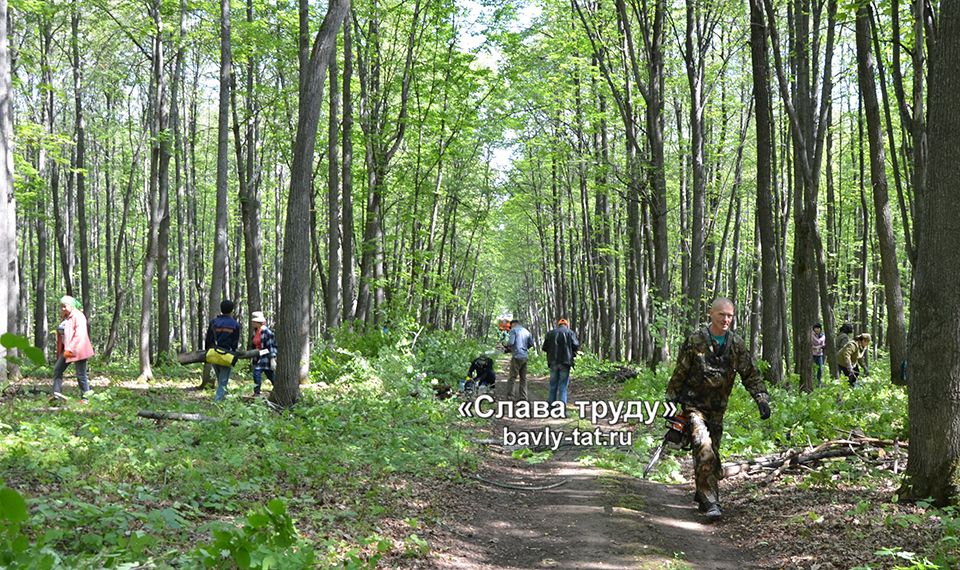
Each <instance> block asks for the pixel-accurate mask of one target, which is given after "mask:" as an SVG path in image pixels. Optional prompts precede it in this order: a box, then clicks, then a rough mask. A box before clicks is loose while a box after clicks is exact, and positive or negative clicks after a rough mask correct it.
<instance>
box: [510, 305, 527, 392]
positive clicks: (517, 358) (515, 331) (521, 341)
mask: <svg viewBox="0 0 960 570" xmlns="http://www.w3.org/2000/svg"><path fill="white" fill-rule="evenodd" d="M532 346H533V335H532V334H530V331H528V330H527V329H525V328H523V325H522V324H520V321H519V320H517V319H513V320H512V321H510V336H509V337H508V338H507V348H508V349H510V352H511V354H513V356H512V357H511V358H510V377H509V378H508V379H507V398H510V399H511V400H517V401H519V400H526V399H527V358H529V353H528V351H529V350H530V348H531V347H532ZM517 377H519V378H520V382H519V384H520V393H519V397H518V396H515V395H514V391H513V381H514V380H516V379H517Z"/></svg>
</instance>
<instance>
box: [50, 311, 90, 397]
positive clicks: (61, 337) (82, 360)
mask: <svg viewBox="0 0 960 570" xmlns="http://www.w3.org/2000/svg"><path fill="white" fill-rule="evenodd" d="M60 316H61V317H63V321H62V322H61V323H60V326H58V327H57V363H56V364H55V365H54V366H53V395H54V397H60V396H61V394H60V389H61V388H62V387H63V372H64V371H65V370H66V369H67V365H68V364H70V363H71V362H72V363H74V364H75V366H76V368H77V383H78V384H79V385H80V398H81V400H80V401H81V402H86V400H85V399H83V398H84V396H86V395H87V392H89V391H90V382H89V380H88V379H87V360H89V359H90V357H92V356H93V345H91V344H90V335H89V334H88V333H87V317H86V316H84V314H83V312H81V311H80V309H79V308H78V307H77V300H76V299H74V298H73V297H71V296H70V295H64V296H63V297H61V298H60Z"/></svg>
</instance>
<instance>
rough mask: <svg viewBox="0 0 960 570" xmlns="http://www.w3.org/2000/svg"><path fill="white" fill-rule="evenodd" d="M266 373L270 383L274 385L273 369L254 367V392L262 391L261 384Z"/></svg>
mask: <svg viewBox="0 0 960 570" xmlns="http://www.w3.org/2000/svg"><path fill="white" fill-rule="evenodd" d="M264 375H266V376H267V380H269V381H270V385H271V386H273V375H274V371H273V370H270V369H269V368H267V369H266V370H263V369H261V368H254V369H253V393H254V394H259V393H260V386H261V385H262V384H263V376H264Z"/></svg>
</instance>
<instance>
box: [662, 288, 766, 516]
mask: <svg viewBox="0 0 960 570" xmlns="http://www.w3.org/2000/svg"><path fill="white" fill-rule="evenodd" d="M709 315H710V324H709V325H708V326H706V327H704V328H702V329H700V330H698V331H696V332H694V333H693V334H691V335H690V336H689V337H687V340H686V341H685V342H684V343H683V347H682V348H681V349H680V354H679V355H678V356H677V367H676V369H675V370H674V371H673V375H672V376H671V377H670V381H669V383H668V384H667V392H666V398H667V400H669V401H673V402H679V403H680V404H681V405H682V406H683V409H684V413H685V414H686V416H687V419H688V420H689V425H690V428H689V429H690V437H691V440H692V442H693V469H694V476H695V479H696V488H697V491H696V495H695V496H694V498H695V500H696V501H697V503H698V505H699V508H700V512H702V513H705V514H706V516H707V518H710V519H718V518H720V517H721V516H723V511H722V509H721V507H720V488H719V485H718V481H719V480H720V479H721V478H722V469H721V466H720V438H721V436H722V435H723V415H724V413H725V412H726V411H727V399H728V398H729V397H730V392H731V390H733V380H734V377H735V376H736V375H737V374H739V375H740V381H741V382H743V385H744V387H745V388H746V389H747V391H748V392H750V395H751V396H753V399H754V401H756V403H757V408H758V409H759V410H760V418H761V419H764V420H765V419H767V418H769V417H770V396H769V394H767V390H766V388H765V386H764V384H763V378H762V377H761V376H760V372H759V371H758V370H757V368H756V366H754V363H753V361H752V359H751V357H750V351H749V350H748V349H747V347H746V345H745V344H744V342H743V340H741V339H740V337H739V336H737V335H736V334H734V333H733V332H732V331H731V330H730V326H731V324H733V317H734V307H733V302H732V301H730V300H729V299H726V298H724V297H718V298H717V299H716V300H714V302H713V304H712V305H711V306H710V311H709Z"/></svg>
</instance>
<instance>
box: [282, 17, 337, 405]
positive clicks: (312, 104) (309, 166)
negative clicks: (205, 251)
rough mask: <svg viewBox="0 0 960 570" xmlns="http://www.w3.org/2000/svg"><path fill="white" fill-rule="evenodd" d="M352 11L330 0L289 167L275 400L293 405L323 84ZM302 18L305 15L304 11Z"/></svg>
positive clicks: (302, 338) (306, 365) (308, 69)
mask: <svg viewBox="0 0 960 570" xmlns="http://www.w3.org/2000/svg"><path fill="white" fill-rule="evenodd" d="M349 11H350V2H349V0H331V2H330V3H329V5H328V6H327V14H326V16H324V18H323V23H322V24H321V25H320V29H319V30H318V31H317V35H316V37H315V38H314V40H313V48H312V49H311V51H310V58H309V60H308V61H307V64H306V66H305V67H303V68H301V70H300V73H301V75H302V77H301V81H300V85H301V89H300V110H299V118H298V120H297V136H296V139H295V142H294V146H293V165H292V166H291V168H290V194H289V196H288V198H287V221H286V224H285V226H284V233H283V236H284V237H283V270H282V275H281V293H280V298H281V301H280V315H279V320H278V321H277V322H278V326H277V344H278V346H279V347H280V352H279V353H278V355H277V379H276V383H275V385H274V390H273V392H272V393H271V394H270V399H271V401H272V402H273V403H275V404H278V405H280V406H283V407H289V406H292V405H293V404H295V403H296V402H297V400H299V399H300V382H301V381H302V380H303V379H304V378H306V376H307V374H308V372H309V371H310V265H311V264H310V263H309V260H310V239H309V238H307V237H306V236H309V235H311V234H312V233H313V232H312V229H311V228H310V198H311V196H313V157H314V151H315V150H316V144H317V140H316V139H317V129H318V123H319V122H320V107H321V101H322V99H323V82H324V79H325V77H326V73H327V65H329V63H330V57H331V56H330V54H331V52H332V51H333V49H334V45H335V44H336V41H337V32H338V30H339V29H340V25H341V24H342V23H343V20H344V17H345V16H346V15H347V13H348V12H349ZM301 17H304V16H303V15H301Z"/></svg>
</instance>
